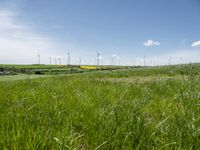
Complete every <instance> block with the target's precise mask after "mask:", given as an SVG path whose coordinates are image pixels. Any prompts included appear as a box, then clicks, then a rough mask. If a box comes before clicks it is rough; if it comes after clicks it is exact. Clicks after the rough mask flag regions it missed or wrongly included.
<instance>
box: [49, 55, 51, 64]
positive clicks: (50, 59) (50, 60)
mask: <svg viewBox="0 0 200 150" xmlns="http://www.w3.org/2000/svg"><path fill="white" fill-rule="evenodd" d="M49 64H50V65H51V56H49Z"/></svg>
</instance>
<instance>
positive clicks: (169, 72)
mask: <svg viewBox="0 0 200 150" xmlns="http://www.w3.org/2000/svg"><path fill="white" fill-rule="evenodd" d="M187 67H189V68H187ZM198 70H199V68H198V67H197V66H195V67H194V66H193V67H191V66H180V67H172V68H170V67H156V68H143V69H142V68H136V69H129V70H120V71H111V72H110V71H107V72H93V73H85V74H76V75H65V76H57V77H55V76H54V77H48V78H40V79H32V80H22V81H12V82H11V81H10V82H0V114H1V117H0V148H1V149H119V150H121V149H198V148H199V147H200V138H199V137H200V126H199V125H200V116H199V114H200V103H199V102H200V93H199V91H200V79H199V75H198ZM155 77H156V78H155ZM163 77H164V78H163ZM166 77H169V78H166ZM134 78H138V80H137V81H136V80H134ZM110 79H112V80H110ZM113 79H116V81H119V80H120V82H116V81H115V80H113ZM125 79H129V80H125ZM146 79H148V80H146Z"/></svg>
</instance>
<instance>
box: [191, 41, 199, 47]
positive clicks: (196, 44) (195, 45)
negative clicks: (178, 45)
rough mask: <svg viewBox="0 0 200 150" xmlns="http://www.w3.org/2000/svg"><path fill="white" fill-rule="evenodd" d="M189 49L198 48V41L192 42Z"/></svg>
mask: <svg viewBox="0 0 200 150" xmlns="http://www.w3.org/2000/svg"><path fill="white" fill-rule="evenodd" d="M191 47H200V41H195V42H193V43H192V45H191Z"/></svg>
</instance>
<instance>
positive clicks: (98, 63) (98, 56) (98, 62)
mask: <svg viewBox="0 0 200 150" xmlns="http://www.w3.org/2000/svg"><path fill="white" fill-rule="evenodd" d="M97 65H100V53H99V52H97Z"/></svg>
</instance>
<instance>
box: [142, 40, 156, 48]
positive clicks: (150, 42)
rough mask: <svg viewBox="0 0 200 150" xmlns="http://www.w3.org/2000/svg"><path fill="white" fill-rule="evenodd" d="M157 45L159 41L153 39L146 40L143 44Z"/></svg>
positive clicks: (147, 45) (148, 45)
mask: <svg viewBox="0 0 200 150" xmlns="http://www.w3.org/2000/svg"><path fill="white" fill-rule="evenodd" d="M159 45H160V43H159V42H157V41H153V40H147V41H146V42H144V46H146V47H152V46H159Z"/></svg>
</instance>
